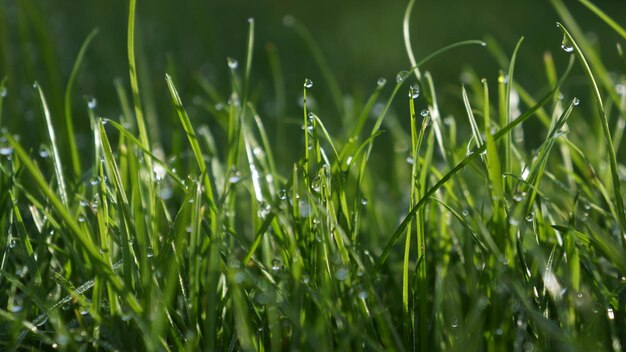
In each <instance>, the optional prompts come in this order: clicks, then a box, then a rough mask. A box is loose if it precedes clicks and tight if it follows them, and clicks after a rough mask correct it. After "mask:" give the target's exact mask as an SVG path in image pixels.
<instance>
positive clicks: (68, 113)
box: [64, 28, 98, 180]
mask: <svg viewBox="0 0 626 352" xmlns="http://www.w3.org/2000/svg"><path fill="white" fill-rule="evenodd" d="M96 34H98V29H97V28H96V29H94V30H93V31H91V33H89V35H88V36H87V38H86V39H85V41H84V42H83V45H82V46H81V47H80V50H79V51H78V56H77V57H76V61H75V62H74V66H73V67H72V72H71V73H70V78H69V80H68V81H67V86H66V88H65V97H64V106H65V128H67V143H68V147H69V149H70V155H71V158H72V170H73V172H74V173H73V176H74V179H75V180H77V179H78V178H79V177H80V173H81V169H82V168H81V165H80V156H79V152H78V147H77V146H76V136H75V135H74V118H73V117H72V91H73V90H74V83H75V82H76V78H77V77H78V72H79V70H80V66H81V65H82V63H83V59H84V57H85V53H86V52H87V48H89V44H90V43H91V41H92V40H93V39H94V38H95V36H96Z"/></svg>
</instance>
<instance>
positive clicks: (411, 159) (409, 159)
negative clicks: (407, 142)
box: [406, 156, 415, 165]
mask: <svg viewBox="0 0 626 352" xmlns="http://www.w3.org/2000/svg"><path fill="white" fill-rule="evenodd" d="M406 162H407V164H409V165H413V163H414V162H415V160H413V157H412V156H407V157H406Z"/></svg>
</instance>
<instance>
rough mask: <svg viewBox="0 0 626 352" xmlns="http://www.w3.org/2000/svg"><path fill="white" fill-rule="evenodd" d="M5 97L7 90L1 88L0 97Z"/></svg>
mask: <svg viewBox="0 0 626 352" xmlns="http://www.w3.org/2000/svg"><path fill="white" fill-rule="evenodd" d="M6 96H7V88H6V87H2V89H0V97H2V98H4V97H6Z"/></svg>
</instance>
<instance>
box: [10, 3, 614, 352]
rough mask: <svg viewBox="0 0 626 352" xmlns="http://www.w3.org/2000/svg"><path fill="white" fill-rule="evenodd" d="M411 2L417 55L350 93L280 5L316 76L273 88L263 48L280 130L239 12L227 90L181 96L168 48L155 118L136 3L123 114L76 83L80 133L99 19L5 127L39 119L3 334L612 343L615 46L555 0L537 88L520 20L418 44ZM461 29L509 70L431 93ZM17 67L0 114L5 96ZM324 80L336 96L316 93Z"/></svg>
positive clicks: (312, 345) (16, 166)
mask: <svg viewBox="0 0 626 352" xmlns="http://www.w3.org/2000/svg"><path fill="white" fill-rule="evenodd" d="M581 2H582V3H583V5H584V6H585V7H586V8H588V9H589V10H590V12H589V14H590V15H591V14H594V15H597V16H598V17H599V18H600V19H602V20H603V21H604V22H605V23H606V25H607V26H609V27H610V28H612V29H613V30H615V32H616V33H617V34H618V35H621V36H624V33H626V32H625V31H624V28H623V27H622V26H620V24H619V23H617V22H615V21H613V20H612V19H611V18H610V16H609V15H607V14H606V13H604V12H603V11H602V10H601V9H599V8H598V7H596V6H595V5H593V4H592V3H590V2H589V1H586V0H584V1H581ZM413 3H414V1H411V2H410V3H409V5H408V7H407V11H406V13H405V16H404V42H405V49H406V51H407V53H408V58H409V60H408V61H409V66H412V67H408V68H407V69H405V70H399V73H398V75H397V77H389V79H388V80H387V79H385V78H381V79H380V80H378V82H372V87H371V93H370V96H369V97H368V98H364V99H349V98H346V97H349V95H348V94H346V93H344V92H342V91H341V82H338V81H337V79H336V78H335V77H334V76H333V73H332V70H331V69H330V67H329V66H328V64H327V61H326V59H325V57H324V55H323V54H322V52H321V50H320V48H319V46H318V45H317V44H316V42H315V38H313V36H312V35H311V34H310V32H309V31H308V30H307V29H306V27H305V26H304V25H303V24H302V23H301V22H299V21H298V20H297V19H295V18H292V17H287V18H286V19H285V24H286V25H287V27H289V28H291V29H294V30H295V32H296V33H297V35H299V36H301V38H302V41H303V43H306V45H308V47H309V48H310V50H311V55H312V56H313V57H314V58H315V61H316V63H317V64H318V66H319V68H318V69H319V72H321V76H322V77H323V78H324V82H313V81H311V80H309V79H307V78H306V77H302V82H303V84H302V86H300V87H288V86H285V82H284V81H283V77H284V75H283V72H282V71H281V67H280V59H279V52H278V49H277V48H275V47H272V46H270V47H269V48H268V57H269V61H270V69H271V71H272V75H271V76H272V77H274V82H272V84H271V85H270V87H272V89H273V92H274V93H275V97H274V98H273V103H274V104H275V105H276V109H275V111H276V112H277V113H280V112H281V111H282V110H284V109H286V107H285V105H286V104H287V102H286V101H285V90H287V89H294V90H298V91H301V92H302V108H301V110H300V112H299V115H298V117H297V118H294V119H293V120H294V121H298V122H297V124H298V125H300V124H301V129H299V128H298V129H288V128H286V127H285V126H284V125H281V124H282V123H283V122H281V121H282V120H277V119H276V118H277V117H276V116H271V115H270V116H266V115H265V114H263V113H259V111H263V110H261V109H259V108H258V106H260V105H262V104H264V102H263V101H259V94H258V93H257V92H255V91H254V90H253V87H256V86H255V85H254V82H253V75H252V74H251V72H252V71H253V70H254V57H253V53H254V50H253V48H254V47H255V45H257V44H255V35H254V34H255V31H254V26H255V23H254V20H252V19H251V20H249V22H248V26H249V33H248V39H247V45H246V48H247V50H246V53H245V57H246V59H245V61H244V64H243V65H242V66H240V65H239V64H238V62H237V61H235V60H234V59H228V61H227V63H228V65H224V69H225V70H229V72H230V79H231V87H232V89H231V90H230V91H228V92H220V91H219V90H218V89H216V88H215V86H214V85H213V84H212V83H211V81H210V80H208V79H207V78H206V77H203V76H202V75H198V76H197V77H195V81H196V82H197V83H198V85H197V90H196V92H195V93H196V94H197V95H196V96H194V97H190V96H187V95H186V94H182V93H181V92H183V91H182V90H179V89H178V87H179V86H178V81H179V80H181V79H182V77H178V76H177V74H176V72H175V70H174V68H175V63H171V65H170V67H171V70H170V71H169V72H167V73H166V72H163V81H164V87H166V90H165V91H164V92H160V93H163V95H162V96H164V97H167V98H168V99H170V101H171V110H170V111H157V113H158V119H159V120H162V121H168V123H167V124H165V123H164V124H162V125H159V124H156V125H155V124H154V123H153V121H155V119H156V118H157V117H156V116H154V111H152V112H149V113H148V112H146V110H147V108H146V107H145V104H146V101H149V100H150V98H146V96H145V95H146V94H147V93H145V91H146V90H148V89H150V88H151V87H146V86H143V85H142V82H144V81H143V80H142V77H141V70H138V65H141V62H142V61H141V59H140V58H139V61H136V56H135V55H136V50H137V48H136V47H135V46H136V43H135V33H134V31H135V29H134V23H135V1H131V2H130V6H129V18H128V37H127V44H128V63H129V79H130V80H129V82H130V87H126V86H125V85H124V83H123V82H122V81H120V80H116V82H115V85H114V89H115V91H116V92H117V95H118V98H119V101H118V102H114V103H111V104H115V105H117V106H118V111H119V112H120V117H119V118H114V119H109V118H106V117H104V116H101V115H100V111H99V106H98V104H97V102H96V100H95V99H94V98H89V99H87V100H86V101H85V104H84V106H83V108H82V112H85V113H86V116H87V117H88V118H89V125H90V127H91V130H90V132H89V135H88V136H89V138H87V143H86V144H84V145H82V146H81V147H79V143H78V142H77V141H76V138H74V131H76V129H75V126H74V123H75V116H76V115H75V114H76V111H73V110H72V99H73V98H74V99H75V98H76V97H75V95H76V93H75V89H76V86H75V85H76V84H77V83H76V82H78V81H77V80H76V79H77V77H78V75H80V67H81V64H82V61H83V59H84V57H85V56H86V55H88V51H89V44H90V43H91V42H92V41H93V40H97V39H96V38H97V37H96V36H95V34H96V32H95V31H94V32H92V34H90V35H89V36H88V37H87V38H86V39H85V42H84V44H83V46H82V47H81V49H80V52H79V53H78V54H77V59H76V61H75V64H74V66H73V69H72V71H71V75H70V76H69V77H68V83H67V87H66V89H65V90H64V92H65V94H64V95H63V94H61V92H54V94H47V93H48V92H46V89H45V88H44V87H42V86H41V85H39V84H38V83H35V85H34V90H35V92H34V96H35V97H36V99H35V100H33V101H34V103H36V104H37V105H38V106H37V109H39V110H37V111H38V112H39V113H38V115H37V117H36V118H37V121H38V122H37V123H36V124H35V126H36V128H38V129H41V130H42V131H43V132H42V133H41V135H42V137H41V138H42V139H41V140H40V141H37V142H36V143H41V146H39V147H37V145H38V144H32V141H30V140H26V141H25V140H22V138H20V137H19V136H20V134H21V133H24V132H25V131H26V129H27V128H33V126H32V125H24V126H22V127H20V128H24V130H23V131H22V130H7V129H6V128H3V129H2V136H1V137H0V138H1V139H0V230H1V232H2V233H6V236H2V237H0V248H2V253H1V261H0V349H1V350H7V351H11V350H33V351H34V350H54V349H58V350H70V351H72V350H102V351H109V350H111V351H114V350H128V349H129V348H131V349H133V350H147V351H196V350H209V351H231V350H245V351H248V350H263V351H265V350H269V351H282V350H319V351H329V350H340V351H344V350H357V351H387V350H399V351H404V350H420V351H430V350H495V351H500V350H524V351H531V350H581V351H588V350H615V351H620V350H622V349H623V346H626V291H625V288H626V277H625V275H626V274H625V272H626V248H625V244H626V214H625V210H624V204H623V192H622V190H621V189H622V187H623V183H624V179H625V173H624V170H625V165H624V162H623V160H624V158H623V148H620V146H621V145H622V144H623V132H624V126H625V125H626V123H625V121H626V112H625V111H626V88H625V87H626V78H625V77H626V65H625V66H624V67H620V66H618V67H606V65H605V64H604V62H605V61H604V60H603V58H602V57H601V56H600V55H599V53H598V51H597V50H596V48H595V46H593V45H591V44H590V43H589V41H588V38H587V37H585V36H584V35H582V33H583V32H582V31H583V29H582V28H581V27H580V26H579V25H578V24H577V22H576V21H575V19H574V18H573V17H572V16H571V15H570V13H569V12H568V10H567V8H566V7H565V6H564V5H563V4H562V2H561V0H552V4H553V6H554V7H555V9H556V10H557V12H558V13H559V15H560V16H561V18H562V22H563V23H562V24H560V23H559V24H558V28H556V27H555V31H560V32H559V33H562V34H563V42H562V43H555V46H556V47H558V46H559V45H562V50H561V49H558V50H555V51H554V52H552V53H546V54H545V55H544V57H543V64H544V67H543V69H544V70H545V72H546V79H545V86H544V87H543V88H542V89H539V90H537V91H535V92H533V91H527V90H526V89H524V87H522V86H521V85H520V84H519V83H518V81H517V80H516V76H517V75H523V74H537V72H525V67H524V65H519V63H518V62H517V60H516V57H517V53H518V52H519V51H520V50H523V41H522V39H520V40H519V42H518V43H517V46H516V47H515V49H514V51H513V52H511V53H503V52H502V51H501V50H500V49H499V47H498V46H497V45H496V44H495V43H494V46H488V47H487V48H486V49H485V48H483V46H484V43H482V42H481V41H477V40H469V41H465V42H459V43H455V44H451V45H449V46H445V47H443V48H442V50H440V51H437V52H435V53H433V55H428V56H425V58H424V59H422V60H421V61H420V60H419V58H416V56H415V54H414V53H413V49H412V45H411V38H410V36H409V33H410V30H409V26H410V23H411V12H412V7H413ZM585 30H588V29H585ZM476 44H478V45H476ZM606 44H610V43H606ZM49 45H52V43H50V44H49ZM469 50H490V52H491V53H493V54H494V56H495V57H496V59H497V60H498V62H500V63H501V73H500V75H499V76H498V77H497V79H496V80H493V81H492V80H490V79H487V78H482V77H480V76H477V75H476V74H475V73H474V72H473V71H472V70H471V69H468V70H467V72H466V75H465V76H464V77H465V79H464V82H463V84H462V85H460V84H459V85H458V86H457V87H456V93H455V94H457V95H458V96H457V99H456V104H457V105H458V106H454V107H449V106H440V104H439V102H438V97H441V94H449V90H448V89H446V90H444V91H443V92H444V93H442V91H438V90H436V87H438V85H437V83H436V81H435V78H434V77H432V76H431V74H430V73H429V72H428V62H430V60H444V59H445V55H454V54H458V53H463V52H464V51H469ZM553 55H554V56H557V55H558V56H561V57H563V58H565V59H564V60H554V59H553ZM616 55H617V56H620V57H621V60H622V62H626V60H624V57H623V51H622V50H621V47H620V46H619V45H618V51H617V53H616ZM555 61H562V62H565V64H564V65H563V66H558V65H556V64H555ZM470 64H471V63H470ZM518 66H519V67H518ZM50 75H51V76H54V75H55V74H53V73H50ZM11 79H12V77H11V76H8V78H6V79H3V80H2V81H0V92H1V94H0V124H2V123H4V122H6V121H7V119H9V118H15V117H13V116H6V115H3V109H4V108H5V107H6V106H7V105H8V104H16V103H17V102H16V100H17V99H20V97H19V95H17V94H15V95H14V94H13V92H10V91H7V90H6V89H5V85H6V82H7V80H11ZM388 81H389V83H387V82H388ZM572 82H573V83H572ZM581 82H582V83H581ZM581 84H583V85H584V87H585V88H584V90H582V91H583V93H582V94H583V95H581V96H573V95H572V94H571V93H570V92H572V91H577V92H580V91H581V89H580V85H581ZM572 87H576V88H572ZM129 88H130V92H131V94H130V95H129V94H128V93H127V92H128V89H129ZM140 88H141V89H140ZM272 89H270V91H272ZM320 91H329V92H330V93H331V94H330V97H331V99H330V100H329V103H330V104H331V105H332V106H333V107H332V109H331V111H334V113H329V114H328V115H327V116H326V115H325V113H322V112H320V110H318V109H317V105H316V104H317V103H314V101H316V99H315V97H316V95H317V94H318V92H320ZM50 93H52V92H50ZM579 94H580V93H579ZM48 95H49V96H50V97H51V99H53V100H55V101H54V106H62V107H63V109H58V110H59V111H62V112H64V114H63V115H62V116H57V117H54V116H53V115H54V111H53V110H51V109H50V108H49V106H48V102H47V99H48ZM452 101H454V100H452ZM190 106H191V107H192V108H191V109H190V108H189V107H190ZM188 111H189V112H188ZM192 111H193V112H194V113H196V114H194V113H191V112H192ZM450 111H463V112H464V113H463V114H461V115H452V114H451V113H450ZM62 117H64V119H63V120H62V119H61V118H62ZM277 121H278V122H277ZM530 122H535V124H531V125H530V126H531V127H529V125H528V124H529V123H530ZM170 123H171V125H172V126H175V127H174V128H171V129H170V128H165V127H160V126H169V125H170ZM59 124H62V125H63V126H61V127H60V126H59ZM155 130H156V132H154V131H155ZM286 131H295V132H294V133H293V135H290V136H289V137H286V135H287V134H288V133H290V132H286ZM68 133H69V135H68ZM157 135H158V136H157ZM389 136H390V137H389ZM163 140H167V141H168V143H165V144H167V146H168V147H167V148H164V147H163V144H164V143H163V142H162V141H163ZM385 143H391V144H392V146H391V147H387V148H385V145H384V144H385ZM284 149H289V150H290V151H292V153H284V152H283V151H284ZM294 151H295V152H294ZM288 155H299V156H298V157H296V158H289V157H286V156H288ZM403 244H404V245H403Z"/></svg>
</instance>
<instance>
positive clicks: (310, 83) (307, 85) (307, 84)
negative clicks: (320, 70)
mask: <svg viewBox="0 0 626 352" xmlns="http://www.w3.org/2000/svg"><path fill="white" fill-rule="evenodd" d="M312 87H313V81H311V80H310V79H308V78H305V79H304V88H312Z"/></svg>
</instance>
